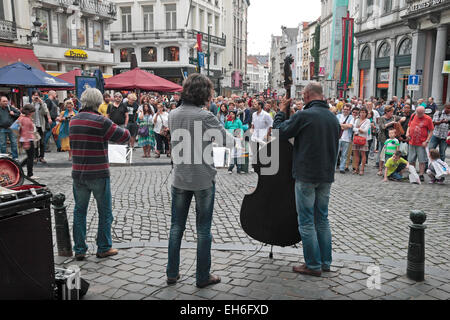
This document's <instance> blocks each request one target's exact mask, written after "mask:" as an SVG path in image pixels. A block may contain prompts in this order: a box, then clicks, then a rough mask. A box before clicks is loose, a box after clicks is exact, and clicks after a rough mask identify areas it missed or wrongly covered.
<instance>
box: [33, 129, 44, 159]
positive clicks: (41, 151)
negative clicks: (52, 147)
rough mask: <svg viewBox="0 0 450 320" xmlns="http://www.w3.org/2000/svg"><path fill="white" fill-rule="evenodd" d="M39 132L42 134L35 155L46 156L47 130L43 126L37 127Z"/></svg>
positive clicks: (37, 156)
mask: <svg viewBox="0 0 450 320" xmlns="http://www.w3.org/2000/svg"><path fill="white" fill-rule="evenodd" d="M36 130H37V132H38V133H39V135H40V136H41V140H39V144H38V147H37V148H36V152H35V157H36V158H44V156H45V144H44V141H45V136H44V133H45V131H44V130H43V129H42V128H41V127H36Z"/></svg>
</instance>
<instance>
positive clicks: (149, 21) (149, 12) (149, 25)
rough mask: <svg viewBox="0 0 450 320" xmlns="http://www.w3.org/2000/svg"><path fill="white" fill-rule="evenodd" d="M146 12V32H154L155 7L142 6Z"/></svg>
mask: <svg viewBox="0 0 450 320" xmlns="http://www.w3.org/2000/svg"><path fill="white" fill-rule="evenodd" d="M142 10H143V12H144V31H147V32H148V31H153V30H154V26H153V6H142Z"/></svg>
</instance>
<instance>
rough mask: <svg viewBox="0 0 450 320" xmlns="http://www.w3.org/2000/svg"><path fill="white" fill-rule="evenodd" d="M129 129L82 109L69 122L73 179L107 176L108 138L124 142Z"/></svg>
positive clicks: (127, 136) (128, 137)
mask: <svg viewBox="0 0 450 320" xmlns="http://www.w3.org/2000/svg"><path fill="white" fill-rule="evenodd" d="M129 140H130V132H129V131H128V130H126V129H122V128H120V127H119V126H118V125H116V124H115V123H113V122H112V121H111V120H109V119H107V118H105V117H103V116H102V115H100V113H97V112H93V111H83V110H81V111H80V113H79V114H78V115H76V116H75V117H73V118H72V120H71V121H70V149H71V150H72V178H73V179H79V180H90V179H99V178H107V177H109V176H110V173H109V160H108V141H111V142H115V143H118V144H125V143H127V142H128V141H129Z"/></svg>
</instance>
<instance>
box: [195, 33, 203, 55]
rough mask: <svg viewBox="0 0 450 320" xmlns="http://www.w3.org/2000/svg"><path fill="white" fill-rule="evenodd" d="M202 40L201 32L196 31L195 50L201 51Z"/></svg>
mask: <svg viewBox="0 0 450 320" xmlns="http://www.w3.org/2000/svg"><path fill="white" fill-rule="evenodd" d="M202 40H203V36H202V34H201V33H197V45H196V46H195V47H196V49H197V52H203V50H202Z"/></svg>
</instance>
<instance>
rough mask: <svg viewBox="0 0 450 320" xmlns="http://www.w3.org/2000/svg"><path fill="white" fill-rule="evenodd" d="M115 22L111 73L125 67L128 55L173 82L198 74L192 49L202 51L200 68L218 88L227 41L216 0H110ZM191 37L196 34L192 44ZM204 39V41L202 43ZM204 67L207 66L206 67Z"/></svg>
mask: <svg viewBox="0 0 450 320" xmlns="http://www.w3.org/2000/svg"><path fill="white" fill-rule="evenodd" d="M115 3H116V4H117V7H118V8H117V10H118V17H117V21H116V22H115V23H113V25H112V26H111V41H112V48H113V53H114V61H115V63H116V66H115V68H114V73H115V74H118V73H121V72H124V71H128V70H130V62H131V57H132V54H133V53H134V54H135V55H136V58H137V62H138V66H139V68H141V69H143V70H146V71H148V72H151V73H153V74H155V75H157V76H160V77H163V78H165V79H168V80H170V81H173V82H175V83H177V84H179V85H181V84H182V82H183V80H184V79H185V78H186V77H187V76H188V75H189V74H191V73H194V72H198V71H199V69H198V67H199V63H198V62H196V61H195V60H193V59H197V57H198V55H197V53H198V52H200V51H202V52H203V53H205V54H207V53H208V43H209V51H210V58H209V61H208V57H207V56H205V58H204V61H203V63H201V65H200V71H201V72H202V73H203V74H205V75H207V74H208V70H209V76H210V78H211V80H212V81H213V83H214V85H215V88H216V90H217V91H219V90H220V80H221V77H222V61H223V55H224V50H225V47H226V44H227V41H226V37H225V35H224V33H223V17H222V10H223V7H222V0H217V1H216V0H214V1H212V0H196V1H192V6H191V7H190V3H191V1H189V0H179V1H175V0H174V1H165V0H155V1H137V0H134V1H127V0H115ZM197 35H201V37H202V40H201V48H198V46H197V44H198V41H197ZM208 37H209V41H208ZM208 66H209V68H208Z"/></svg>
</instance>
